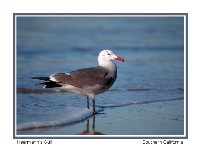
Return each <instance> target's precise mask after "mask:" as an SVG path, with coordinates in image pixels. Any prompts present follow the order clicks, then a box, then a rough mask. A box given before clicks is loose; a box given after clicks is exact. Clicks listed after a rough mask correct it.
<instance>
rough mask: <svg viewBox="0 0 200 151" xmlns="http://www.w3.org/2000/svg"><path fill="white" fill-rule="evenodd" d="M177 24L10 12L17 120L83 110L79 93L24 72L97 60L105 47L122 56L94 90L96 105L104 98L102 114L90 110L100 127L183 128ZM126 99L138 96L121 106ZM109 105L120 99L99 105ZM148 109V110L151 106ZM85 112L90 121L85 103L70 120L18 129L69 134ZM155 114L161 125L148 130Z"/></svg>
mask: <svg viewBox="0 0 200 151" xmlns="http://www.w3.org/2000/svg"><path fill="white" fill-rule="evenodd" d="M183 29H184V26H183V18H181V17H155V18H153V17H132V18H130V17H129V18H127V17H124V18H123V17H121V18H120V17H118V18H104V17H102V18H97V17H93V18H92V17H91V18H90V17H82V18H81V17H77V18H68V17H59V18H58V17H20V18H17V51H16V54H17V56H16V63H17V70H16V71H17V73H16V85H17V90H16V91H17V97H16V111H17V115H16V121H17V126H16V127H20V126H21V125H22V124H24V123H29V125H28V126H29V127H31V125H33V123H40V124H41V122H43V123H42V124H43V125H44V124H45V123H48V122H52V121H54V123H55V121H56V120H57V121H56V122H59V121H62V120H63V119H65V121H69V118H71V117H73V115H75V114H77V112H80V113H82V111H84V110H85V108H86V100H85V99H86V98H85V96H82V95H80V94H73V93H67V92H58V91H55V90H51V89H50V90H49V89H48V90H45V89H42V86H41V85H39V84H38V83H40V82H41V81H39V80H36V79H32V78H31V77H38V76H48V75H51V74H52V73H56V72H70V71H72V70H76V69H80V68H85V67H92V66H96V65H97V56H98V53H99V52H100V51H101V50H103V49H111V50H113V52H114V53H116V54H117V55H119V56H121V57H123V58H124V59H125V62H124V63H121V62H116V65H117V67H118V78H117V80H116V82H115V84H114V85H113V86H112V87H111V88H110V90H109V91H107V92H105V93H103V94H100V95H98V96H97V97H96V105H97V106H101V107H102V106H104V109H103V111H101V114H97V115H96V116H95V117H96V119H95V127H96V128H99V130H100V131H99V133H102V134H110V135H182V134H183V129H184V124H183V117H184V115H183V113H184V107H183V98H184V51H183V49H184V45H183V36H184V34H183ZM173 99H174V100H173ZM166 100H170V101H166ZM130 102H139V106H138V105H135V104H134V105H128V106H122V105H123V104H131V103H130ZM148 102H149V104H148ZM170 103H171V104H173V105H170ZM109 105H111V106H112V105H118V106H120V105H121V107H118V108H115V107H107V108H105V106H109ZM155 106H156V107H155ZM138 108H141V110H139V109H138ZM158 109H159V110H158ZM167 109H168V110H167ZM172 110H173V112H171V111H172ZM138 111H139V112H140V113H141V114H138ZM152 112H153V113H154V114H150V113H152ZM162 112H163V114H162ZM170 112H171V113H170ZM118 113H120V117H118V116H119V114H118ZM157 114H158V115H157ZM65 115H66V116H65ZM69 115H70V116H69ZM58 117H59V118H58ZM81 117H82V118H81ZM83 117H84V118H83ZM141 118H142V119H143V120H141ZM87 120H90V122H91V121H92V117H91V115H90V111H86V112H84V113H83V114H82V115H81V116H80V118H77V120H76V121H73V122H64V124H62V123H61V124H60V125H59V124H58V125H59V126H61V127H57V128H56V127H51V128H46V129H45V130H44V128H43V129H42V130H41V131H40V130H38V129H37V130H36V131H35V130H29V131H17V133H18V134H21V135H23V134H30V135H34V134H37V135H65V134H66V135H76V134H81V132H83V131H84V130H85V128H86V127H87V126H86V125H87V123H88V122H87ZM118 120H119V121H120V122H119V121H118ZM151 120H153V121H154V122H151ZM130 121H134V124H133V122H130ZM145 121H146V122H145ZM147 121H148V122H147ZM137 122H138V123H137ZM160 122H161V123H163V125H165V126H158V127H157V129H154V131H151V127H155V123H160ZM30 123H31V124H30ZM72 123H73V124H72ZM42 124H41V125H42ZM109 125H110V127H109ZM166 125H168V128H166V127H167V126H166ZM36 127H37V126H36ZM46 127H48V124H47V126H46ZM147 127H149V129H148V128H147ZM32 128H34V126H33V127H32ZM124 129H125V130H126V131H124ZM144 129H145V130H144ZM93 130H94V128H93ZM97 131H98V129H97ZM63 132H64V133H63ZM65 132H66V133H65Z"/></svg>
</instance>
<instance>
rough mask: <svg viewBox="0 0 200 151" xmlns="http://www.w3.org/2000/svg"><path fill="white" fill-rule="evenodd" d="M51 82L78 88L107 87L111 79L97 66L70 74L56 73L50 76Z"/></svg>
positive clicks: (105, 71)
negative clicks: (96, 85) (97, 85)
mask: <svg viewBox="0 0 200 151" xmlns="http://www.w3.org/2000/svg"><path fill="white" fill-rule="evenodd" d="M51 80H53V81H55V82H56V83H58V84H62V85H63V84H68V85H72V86H75V87H78V88H82V87H83V86H94V85H95V84H99V85H109V84H110V83H111V82H112V80H113V78H112V77H111V76H109V74H108V72H107V70H106V69H105V68H103V67H100V66H97V67H93V68H84V69H80V70H76V71H72V72H71V73H70V74H65V73H57V74H54V75H52V76H51Z"/></svg>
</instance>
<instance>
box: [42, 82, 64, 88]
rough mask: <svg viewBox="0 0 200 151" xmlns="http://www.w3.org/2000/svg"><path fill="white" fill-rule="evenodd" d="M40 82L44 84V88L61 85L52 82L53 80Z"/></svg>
mask: <svg viewBox="0 0 200 151" xmlns="http://www.w3.org/2000/svg"><path fill="white" fill-rule="evenodd" d="M40 84H42V85H44V88H55V87H62V85H60V84H59V83H58V82H54V81H49V82H43V83H40Z"/></svg>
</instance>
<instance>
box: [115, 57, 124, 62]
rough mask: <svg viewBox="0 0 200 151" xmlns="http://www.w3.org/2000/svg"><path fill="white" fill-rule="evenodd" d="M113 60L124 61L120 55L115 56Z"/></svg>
mask: <svg viewBox="0 0 200 151" xmlns="http://www.w3.org/2000/svg"><path fill="white" fill-rule="evenodd" d="M115 60H118V61H121V62H124V59H123V58H121V57H117V58H115Z"/></svg>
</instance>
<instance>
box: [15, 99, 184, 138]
mask: <svg viewBox="0 0 200 151" xmlns="http://www.w3.org/2000/svg"><path fill="white" fill-rule="evenodd" d="M18 135H31V136H33V137H34V135H40V136H48V135H51V136H54V135H56V136H59V135H60V136H61V137H62V136H63V135H66V137H67V136H68V135H113V136H115V135H132V136H133V137H134V136H135V135H137V136H138V135H139V136H140V135H141V136H143V135H159V136H163V135H165V136H166V135H169V136H171V135H184V101H183V100H175V101H166V102H156V103H149V104H141V105H129V106H124V107H118V108H108V109H105V110H104V111H103V112H101V113H100V114H97V115H95V118H94V117H90V118H88V119H87V120H84V121H82V122H80V123H76V124H71V125H65V126H59V127H51V128H43V129H34V130H27V131H19V132H18ZM86 137H87V136H86Z"/></svg>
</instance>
